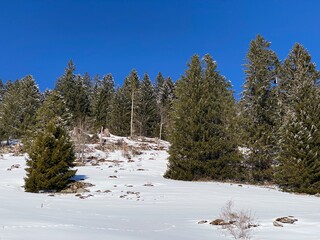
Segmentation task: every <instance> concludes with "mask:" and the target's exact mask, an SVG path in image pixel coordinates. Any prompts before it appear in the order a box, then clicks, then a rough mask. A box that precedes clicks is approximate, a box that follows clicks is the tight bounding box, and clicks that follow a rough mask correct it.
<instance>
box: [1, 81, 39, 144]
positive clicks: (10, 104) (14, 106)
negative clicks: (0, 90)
mask: <svg viewBox="0 0 320 240" xmlns="http://www.w3.org/2000/svg"><path fill="white" fill-rule="evenodd" d="M40 98H41V94H40V91H39V88H38V86H37V84H36V83H35V81H34V79H33V78H32V76H26V77H25V78H22V79H21V80H18V81H16V82H14V83H10V84H8V85H7V87H6V92H5V94H4V96H3V101H2V104H1V106H0V124H1V129H2V131H3V134H4V137H5V138H6V140H7V141H9V140H10V139H11V138H24V139H25V138H26V137H28V135H29V134H30V133H31V130H32V129H33V126H34V124H35V113H36V111H37V109H38V108H39V106H40Z"/></svg>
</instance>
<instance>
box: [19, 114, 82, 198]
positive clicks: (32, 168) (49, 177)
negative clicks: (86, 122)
mask: <svg viewBox="0 0 320 240" xmlns="http://www.w3.org/2000/svg"><path fill="white" fill-rule="evenodd" d="M28 154H29V158H28V160H27V166H28V167H27V168H26V172H27V177H26V178H25V190H26V191H27V192H39V191H40V190H44V191H60V190H62V189H64V188H65V187H66V186H67V184H68V183H69V181H70V178H71V177H73V176H74V175H75V173H76V171H75V170H70V168H71V167H73V161H74V160H75V156H74V152H73V146H72V143H71V142H70V138H69V135H68V133H67V131H66V130H65V129H64V127H63V126H62V125H61V123H60V122H59V121H58V120H57V119H53V120H52V121H50V122H49V123H48V125H47V126H46V128H45V131H44V132H41V133H39V134H38V136H37V137H36V138H35V139H34V141H33V142H32V145H31V147H30V148H29V150H28Z"/></svg>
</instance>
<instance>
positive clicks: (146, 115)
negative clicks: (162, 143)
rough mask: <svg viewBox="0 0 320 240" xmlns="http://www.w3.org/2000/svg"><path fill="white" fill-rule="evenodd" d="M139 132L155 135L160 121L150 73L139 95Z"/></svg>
mask: <svg viewBox="0 0 320 240" xmlns="http://www.w3.org/2000/svg"><path fill="white" fill-rule="evenodd" d="M136 108H137V117H136V123H137V128H138V129H139V130H138V131H137V132H138V133H139V135H140V136H145V137H154V135H155V129H156V126H157V124H158V122H159V120H158V112H157V101H156V95H155V90H154V88H153V85H152V83H151V80H150V78H149V76H148V74H145V75H144V77H143V80H142V82H141V85H140V89H139V92H138V96H137V104H136Z"/></svg>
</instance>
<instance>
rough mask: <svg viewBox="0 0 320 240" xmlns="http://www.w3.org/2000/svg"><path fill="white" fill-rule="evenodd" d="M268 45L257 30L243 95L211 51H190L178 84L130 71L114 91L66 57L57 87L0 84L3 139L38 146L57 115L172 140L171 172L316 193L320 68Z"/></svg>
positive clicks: (68, 123)
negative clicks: (78, 70)
mask: <svg viewBox="0 0 320 240" xmlns="http://www.w3.org/2000/svg"><path fill="white" fill-rule="evenodd" d="M270 46H271V44H270V43H269V42H268V41H267V40H266V39H264V38H263V37H262V36H260V35H258V36H257V37H256V39H254V40H252V41H251V43H250V46H249V49H248V52H247V55H246V62H245V75H246V77H245V82H244V84H243V92H242V96H241V99H240V101H236V100H235V99H234V92H233V91H232V85H231V83H230V81H228V80H227V79H226V78H225V77H224V76H222V75H221V74H220V72H219V71H218V69H217V63H216V62H215V61H214V60H213V58H212V57H211V56H210V55H205V56H203V57H202V58H200V56H198V55H194V56H193V57H192V58H191V60H190V62H189V63H188V69H187V70H186V72H185V74H184V75H182V76H181V78H180V79H179V80H178V81H176V83H173V82H172V80H171V79H170V78H164V77H163V76H162V74H161V73H159V74H158V76H157V78H156V81H155V84H152V82H151V80H150V77H149V76H148V74H144V76H143V78H142V79H140V77H139V75H138V73H137V72H136V71H135V70H132V72H131V73H130V74H129V75H128V77H126V79H125V80H124V83H123V85H122V86H121V87H115V84H114V79H113V77H112V75H111V74H107V75H105V76H103V77H102V78H100V77H99V76H96V77H95V78H94V79H93V80H92V79H91V77H90V76H89V75H88V74H84V75H83V76H81V75H77V74H75V65H74V64H73V63H72V61H70V62H69V64H68V67H67V68H66V69H65V72H64V74H63V75H62V76H61V77H60V78H59V79H58V80H57V83H56V86H55V89H54V90H53V91H46V92H45V93H43V94H42V93H40V91H39V89H38V87H37V85H36V83H35V81H34V79H33V78H32V77H31V76H27V77H25V78H23V79H21V80H18V81H16V82H7V83H6V84H2V83H0V100H1V103H0V124H1V125H0V136H1V139H2V140H10V139H11V138H21V139H24V141H25V143H26V146H28V143H30V144H31V143H32V142H38V143H39V144H40V143H43V142H44V140H43V139H40V140H37V141H34V140H32V139H35V138H36V136H38V135H39V134H40V135H41V136H42V137H44V136H43V135H44V131H45V130H44V129H47V130H48V131H49V130H50V131H51V133H52V132H54V133H55V134H58V133H59V134H61V136H65V135H64V134H62V133H60V130H59V129H58V130H57V129H54V127H53V125H54V124H52V123H50V124H51V125H50V124H49V121H48V119H53V118H55V117H57V116H58V118H59V119H58V120H57V121H58V124H56V125H58V126H60V125H63V126H65V127H66V128H67V129H71V128H73V127H80V128H88V129H90V131H95V132H98V131H100V129H101V127H102V128H108V129H109V130H110V131H111V133H113V134H116V135H121V136H130V137H134V136H146V137H158V138H160V139H167V140H169V141H170V143H171V147H170V149H169V153H170V157H169V163H168V170H167V172H166V173H165V177H167V178H172V179H179V180H220V181H226V180H231V181H239V182H250V183H276V184H278V185H279V186H280V188H282V189H283V190H286V191H295V192H304V193H310V194H315V193H318V192H320V157H319V154H320V132H319V131H320V121H319V117H320V101H319V100H320V99H319V98H320V94H319V93H320V92H319V91H320V88H319V78H320V73H319V71H318V70H317V69H316V66H315V64H314V63H313V62H312V61H311V56H310V54H309V53H308V51H307V50H306V49H305V48H304V47H303V46H302V45H301V44H298V43H297V44H295V45H294V46H293V48H292V50H291V51H290V53H289V55H288V57H287V58H286V59H285V60H284V61H280V60H279V59H278V57H277V54H276V53H275V52H274V51H273V50H272V49H271V48H270ZM59 134H58V135H59ZM50 136H52V134H51V135H48V136H47V138H48V141H49V142H50V141H52V139H51V140H50ZM61 144H62V143H61ZM31 145H32V147H31V148H35V146H34V144H31ZM69 153H70V152H68V154H69ZM68 154H67V155H68ZM67 159H69V163H70V162H72V161H71V160H72V159H73V158H72V157H70V154H69V155H68V157H67ZM70 159H71V160H70ZM70 166H71V165H70ZM30 174H31V173H29V175H30Z"/></svg>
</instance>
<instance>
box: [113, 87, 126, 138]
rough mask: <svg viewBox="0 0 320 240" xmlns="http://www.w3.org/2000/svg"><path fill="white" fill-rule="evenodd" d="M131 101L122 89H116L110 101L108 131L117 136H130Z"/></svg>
mask: <svg viewBox="0 0 320 240" xmlns="http://www.w3.org/2000/svg"><path fill="white" fill-rule="evenodd" d="M130 114H131V101H130V98H128V96H127V95H126V94H125V93H124V89H123V88H120V87H118V88H117V89H116V91H115V94H114V98H113V99H112V114H111V126H110V131H111V132H112V133H113V134H116V135H118V136H128V135H129V134H130Z"/></svg>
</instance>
